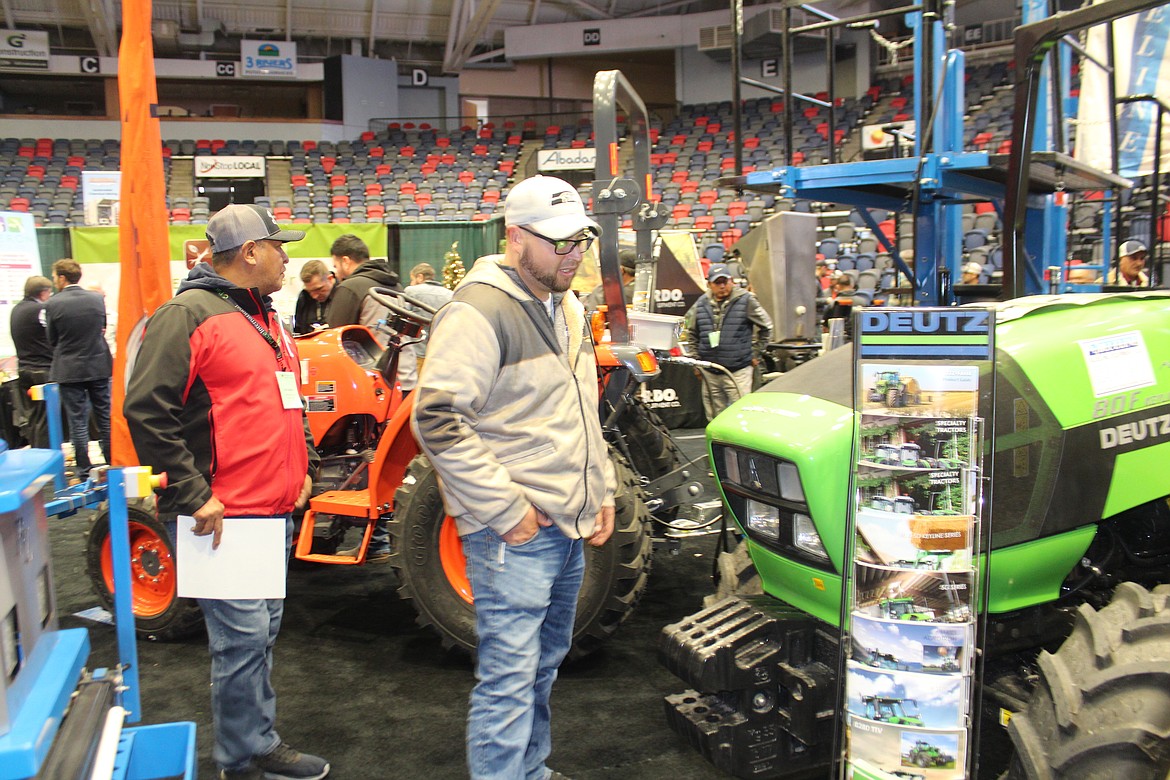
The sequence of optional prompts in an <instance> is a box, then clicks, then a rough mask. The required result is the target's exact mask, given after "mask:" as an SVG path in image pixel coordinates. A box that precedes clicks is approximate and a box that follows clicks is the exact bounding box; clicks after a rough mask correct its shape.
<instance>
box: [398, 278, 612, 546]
mask: <svg viewBox="0 0 1170 780" xmlns="http://www.w3.org/2000/svg"><path fill="white" fill-rule="evenodd" d="M554 300H555V301H556V304H555V308H554V312H555V316H556V321H555V323H554V321H553V320H551V319H550V318H549V315H548V310H547V309H546V308H545V304H544V303H543V302H541V301H540V300H538V299H537V298H536V297H534V296H533V295H532V293H531V292H529V291H528V290H527V289H526V288H525V287H524V285H523V284H522V282H521V281H520V278H519V275H518V274H517V273H516V271H515V270H514V269H512V268H509V267H508V266H505V265H501V264H500V263H498V262H495V261H492V260H489V259H486V258H485V259H481V260H480V261H479V262H477V263H476V265H475V267H473V268H472V269H471V271H470V272H468V274H467V276H466V277H465V278H464V280H463V282H462V284H460V286H459V288H458V289H456V291H455V296H454V298H452V300H451V302H450V303H448V304H447V305H446V306H444V307H443V308H442V309H441V310H440V311H439V313H438V315H437V316H436V317H435V320H434V322H433V324H432V326H431V336H430V341H429V342H428V344H427V359H426V361H425V364H424V366H423V370H422V375H421V376H420V377H419V383H418V387H417V389H416V391H415V394H416V401H415V407H414V417H413V419H412V426H413V428H414V433H415V437H416V438H417V439H418V441H419V443H420V445H421V447H422V450H423V452H424V453H425V454H426V455H427V457H428V458H429V459H430V461H431V463H432V464H433V465H434V467H435V470H436V471H437V472H438V474H439V479H440V484H441V486H442V491H443V500H444V503H445V504H446V507H447V512H448V514H450V515H451V516H452V517H454V518H455V520H456V524H457V526H458V528H459V533H460V535H464V536H465V535H467V534H470V533H474V532H476V531H479V530H481V529H482V528H484V527H490V528H492V529H493V530H494V531H495V532H496V533H498V534H501V535H503V534H506V533H507V532H508V531H510V530H512V528H513V527H515V526H516V525H517V524H518V523H519V522H520V521H521V520H522V519H523V518H524V515H525V514H526V513H527V512H528V509H529V507H530V506H532V505H535V506H536V507H537V508H538V509H539V510H540V511H541V512H543V513H544V514H546V515H548V516H549V517H550V518H552V520H553V521H554V522H555V523H556V524H557V526H558V527H559V528H560V529H561V530H562V531H563V532H564V533H565V535H566V536H568V537H570V538H574V539H575V538H579V537H588V536H590V535H591V534H592V533H593V526H594V522H595V521H596V517H597V513H598V512H599V511H600V510H601V507H602V506H603V505H609V506H612V505H613V503H614V499H613V495H614V490H615V478H614V471H613V466H612V464H611V463H610V461H609V457H608V451H607V448H606V444H605V440H604V438H603V437H602V433H601V423H600V419H599V416H598V395H597V365H596V362H595V360H594V356H593V342H592V340H591V338H590V336H589V328H588V325H587V323H586V320H585V314H584V309H583V308H582V306H581V303H580V302H579V301H578V300H577V298H576V296H575V295H573V294H572V293H569V294H566V295H563V296H555V298H554ZM566 329H567V348H565V347H564V346H563V345H564V344H565V342H566V340H565V339H564V338H558V335H557V333H558V331H560V332H561V333H562V334H563V333H564V332H565V330H566Z"/></svg>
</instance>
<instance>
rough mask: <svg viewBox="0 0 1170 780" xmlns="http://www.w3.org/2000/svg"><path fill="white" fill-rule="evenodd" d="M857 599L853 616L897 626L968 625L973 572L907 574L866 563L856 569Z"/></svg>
mask: <svg viewBox="0 0 1170 780" xmlns="http://www.w3.org/2000/svg"><path fill="white" fill-rule="evenodd" d="M854 577H855V582H856V588H857V597H856V600H855V601H854V604H853V614H854V615H855V616H863V617H870V618H880V619H882V620H889V621H894V622H896V623H943V624H947V625H954V624H957V623H964V624H965V623H969V622H970V621H971V599H972V598H973V596H974V588H973V587H972V584H973V583H974V580H975V574H974V572H972V571H970V570H968V571H963V572H949V571H922V570H913V571H908V570H904V569H891V568H888V567H885V566H871V565H869V564H866V563H860V562H859V563H857V564H856V565H855V570H854Z"/></svg>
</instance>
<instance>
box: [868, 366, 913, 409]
mask: <svg viewBox="0 0 1170 780" xmlns="http://www.w3.org/2000/svg"><path fill="white" fill-rule="evenodd" d="M869 400H870V401H874V402H877V403H884V404H885V405H886V406H887V407H889V408H890V409H897V408H899V407H903V406H906V405H907V404H917V403H921V402H922V391H921V389H920V388H919V386H918V382H917V381H916V380H915V379H913V378H912V377H908V376H902V374H901V372H898V371H879V372H878V373H877V374H876V375H875V376H874V378H873V387H871V388H870V389H869Z"/></svg>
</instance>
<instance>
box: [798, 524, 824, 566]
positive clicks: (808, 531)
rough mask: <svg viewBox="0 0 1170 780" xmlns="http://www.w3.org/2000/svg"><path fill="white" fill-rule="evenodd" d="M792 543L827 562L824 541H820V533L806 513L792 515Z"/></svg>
mask: <svg viewBox="0 0 1170 780" xmlns="http://www.w3.org/2000/svg"><path fill="white" fill-rule="evenodd" d="M792 543H793V544H794V545H795V546H796V547H797V549H799V550H803V551H804V552H806V553H808V554H809V555H811V556H813V557H814V558H819V559H820V560H822V561H825V562H826V563H828V561H829V554H828V553H827V552H825V543H824V542H822V541H821V535H820V534H819V533H817V527H816V526H815V525H814V524H813V521H812V518H811V517H809V516H808V515H802V514H795V515H793V516H792Z"/></svg>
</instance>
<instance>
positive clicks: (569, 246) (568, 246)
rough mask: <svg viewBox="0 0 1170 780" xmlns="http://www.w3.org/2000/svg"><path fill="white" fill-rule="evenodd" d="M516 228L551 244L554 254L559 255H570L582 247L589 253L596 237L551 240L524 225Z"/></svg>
mask: <svg viewBox="0 0 1170 780" xmlns="http://www.w3.org/2000/svg"><path fill="white" fill-rule="evenodd" d="M516 227H518V228H520V229H521V230H523V231H524V232H525V233H531V234H532V235H534V236H536V237H537V238H539V239H541V240H542V241H547V242H549V243H550V244H552V245H553V253H554V254H558V255H567V254H570V253H571V252H572V251H573V249H574V248H576V247H581V251H582V252H588V251H589V247H591V246H593V241H594V238H595V237H594V236H586V237H585V238H549V237H548V236H542V235H541V234H540V233H537V232H536V231H535V230H529V229H528V228H526V227H524V226H523V225H517V226H516Z"/></svg>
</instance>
